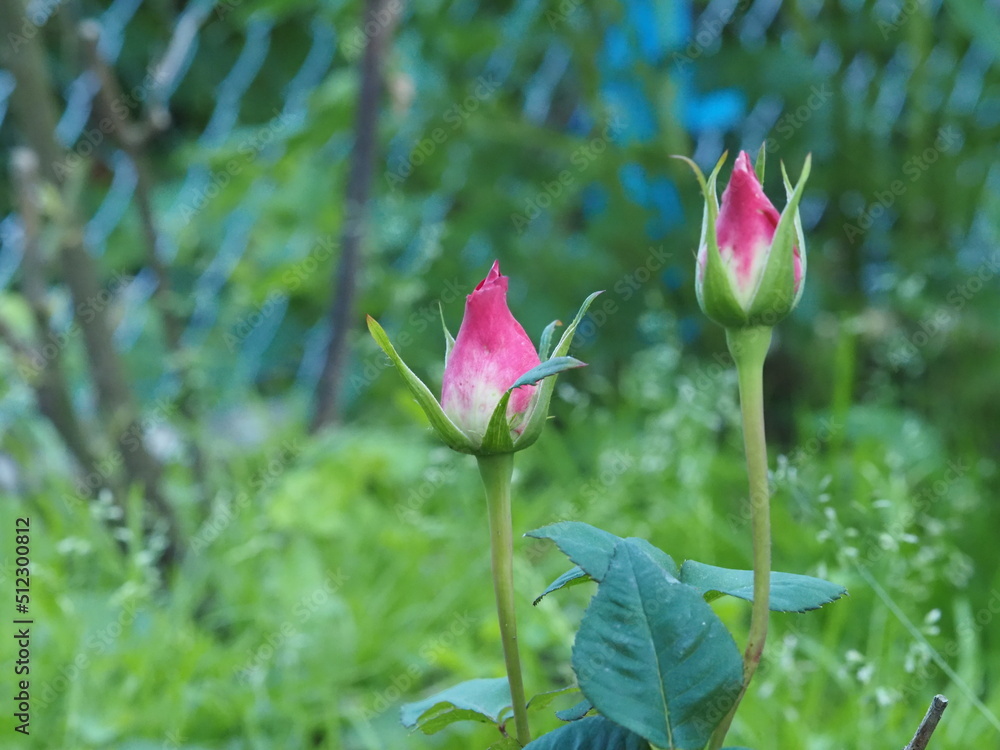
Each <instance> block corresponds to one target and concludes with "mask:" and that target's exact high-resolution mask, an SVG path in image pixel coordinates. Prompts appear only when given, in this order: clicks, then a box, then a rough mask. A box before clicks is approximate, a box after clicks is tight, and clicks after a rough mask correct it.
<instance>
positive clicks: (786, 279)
mask: <svg viewBox="0 0 1000 750" xmlns="http://www.w3.org/2000/svg"><path fill="white" fill-rule="evenodd" d="M811 167H812V155H811V154H810V155H808V156H806V160H805V163H804V164H803V165H802V174H801V175H800V176H799V182H798V184H797V185H796V186H795V188H794V189H793V190H791V192H790V194H789V195H788V202H787V203H786V204H785V210H784V211H782V212H781V218H780V219H779V220H778V227H777V229H775V232H774V238H773V239H772V240H771V248H770V250H769V251H768V256H767V263H766V265H765V266H764V270H763V271H762V272H761V275H760V280H759V281H758V282H757V289H756V290H755V291H754V293H753V296H752V297H751V302H750V311H749V316H748V317H749V320H748V323H749V325H752V326H773V325H776V324H777V323H778V322H779V321H780V320H781V319H782V318H784V317H785V316H787V315H788V313H790V312H791V311H792V309H793V308H794V307H795V304H796V302H798V299H799V294H800V293H801V289H802V286H801V285H800V287H799V290H798V291H796V289H795V253H794V246H795V245H796V244H797V243H801V244H799V254H800V256H801V257H805V244H804V243H803V240H802V233H801V221H800V219H799V201H800V200H801V198H802V192H803V190H805V186H806V180H807V179H808V178H809V171H810V169H811ZM781 176H782V178H783V179H784V182H785V190H786V192H787V191H788V189H789V187H790V182H789V180H788V174H787V172H786V171H785V164H784V162H782V164H781Z"/></svg>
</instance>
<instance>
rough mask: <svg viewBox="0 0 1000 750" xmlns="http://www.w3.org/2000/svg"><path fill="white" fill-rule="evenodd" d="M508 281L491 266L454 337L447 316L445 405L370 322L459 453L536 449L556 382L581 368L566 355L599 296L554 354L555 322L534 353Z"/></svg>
mask: <svg viewBox="0 0 1000 750" xmlns="http://www.w3.org/2000/svg"><path fill="white" fill-rule="evenodd" d="M507 281H508V279H507V277H506V276H502V275H501V274H500V266H499V263H494V265H493V268H492V269H490V272H489V274H488V275H487V277H486V278H485V279H484V280H483V281H482V282H480V284H479V285H478V286H476V288H475V289H474V290H473V291H472V293H471V294H470V295H469V296H468V297H467V298H466V308H465V316H464V317H463V320H462V326H461V328H460V329H459V332H458V338H457V339H456V338H452V336H451V334H450V333H449V332H448V329H447V326H445V325H444V319H443V315H442V326H443V327H444V333H445V343H446V354H445V372H444V379H443V386H442V398H441V402H438V400H437V399H436V398H435V397H434V395H433V394H432V393H431V391H430V389H429V388H428V387H427V386H426V385H425V384H424V383H423V381H421V380H420V378H418V377H417V376H416V375H415V374H414V373H413V371H412V370H411V369H410V368H409V367H407V366H406V364H405V363H404V362H403V360H402V358H400V356H399V354H398V353H397V352H396V350H395V349H394V348H393V346H392V343H391V342H390V341H389V337H388V336H387V335H386V333H385V331H384V330H383V329H382V327H381V326H380V325H379V324H378V322H376V321H375V319H374V318H372V317H371V316H368V329H369V331H370V332H371V334H372V337H373V338H374V339H375V341H376V342H377V343H378V345H379V346H380V347H381V348H382V350H383V351H384V352H385V353H386V355H387V356H388V357H389V359H390V360H391V361H392V362H393V364H395V365H396V368H397V369H398V370H399V372H400V374H401V375H402V376H403V380H404V382H405V383H406V385H407V386H408V387H409V389H410V392H411V393H412V394H413V396H414V397H415V398H416V400H417V403H418V404H420V406H421V408H422V409H423V411H424V413H425V414H426V415H427V418H428V420H429V421H430V423H431V426H432V427H433V428H434V429H435V431H436V432H437V433H438V435H439V436H440V437H441V439H442V440H444V442H445V443H446V444H447V445H448V446H449V447H450V448H452V449H454V450H456V451H459V452H461V453H472V454H475V455H479V456H488V455H494V454H498V453H512V452H514V451H519V450H523V449H524V448H527V447H528V446H530V445H531V444H533V443H534V442H535V441H536V440H538V437H539V435H540V434H541V431H542V428H543V427H544V425H545V421H546V419H547V417H548V408H549V402H550V400H551V398H552V393H553V390H554V389H555V377H554V376H555V375H557V374H558V373H560V372H562V371H563V370H567V369H571V368H574V367H583V366H584V363H583V362H581V361H579V360H578V359H575V358H573V357H570V356H567V354H568V352H569V348H570V345H571V344H572V342H573V336H574V334H575V333H576V328H577V326H578V325H579V323H580V320H581V319H582V318H583V316H584V314H586V311H587V308H588V307H589V306H590V304H591V302H592V301H593V300H594V298H595V297H596V296H597V295H598V294H600V292H595V293H594V294H592V295H590V296H589V297H588V298H587V299H586V300H585V301H584V303H583V305H582V306H581V307H580V310H579V312H578V313H577V315H576V318H574V320H573V322H572V323H571V324H570V326H569V327H568V328H567V329H566V331H565V332H564V333H563V335H562V337H561V338H560V339H559V342H558V343H557V344H556V346H555V348H554V349H553V350H552V354H551V356H549V348H550V346H551V341H552V337H553V334H554V331H555V328H556V326H557V325H560V323H559V322H558V321H555V322H553V323H552V324H550V325H549V326H548V327H547V328H546V329H545V332H544V333H543V334H542V342H541V346H540V347H539V350H538V351H537V352H536V351H535V349H534V347H533V345H532V344H531V341H530V339H529V338H528V336H527V334H526V333H525V332H524V329H523V328H522V327H521V325H520V323H518V322H517V320H515V319H514V317H513V315H511V312H510V310H509V308H508V307H507ZM539 383H540V384H539Z"/></svg>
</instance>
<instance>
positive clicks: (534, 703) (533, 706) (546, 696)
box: [528, 685, 580, 711]
mask: <svg viewBox="0 0 1000 750" xmlns="http://www.w3.org/2000/svg"><path fill="white" fill-rule="evenodd" d="M579 692H580V688H578V687H577V686H576V685H571V686H570V687H564V688H559V689H558V690H550V691H549V692H547V693H539V694H538V695H536V696H534V697H533V698H531V699H530V700H529V701H528V710H529V711H541V710H542V709H543V708H548V707H549V706H550V705H551V704H552V701H554V700H555V699H556V698H561V697H562V696H564V695H572V694H573V693H579Z"/></svg>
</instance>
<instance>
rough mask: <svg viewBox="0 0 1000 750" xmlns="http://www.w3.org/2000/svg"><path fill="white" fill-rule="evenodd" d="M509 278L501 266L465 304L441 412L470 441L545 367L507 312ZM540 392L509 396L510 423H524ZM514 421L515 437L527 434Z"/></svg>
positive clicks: (529, 389) (496, 266) (531, 387)
mask: <svg viewBox="0 0 1000 750" xmlns="http://www.w3.org/2000/svg"><path fill="white" fill-rule="evenodd" d="M507 282H508V279H507V277H506V276H501V275H500V261H496V262H495V263H494V264H493V268H491V269H490V272H489V274H487V276H486V278H485V279H483V280H482V281H481V282H479V285H478V286H477V287H476V288H475V289H474V290H473V291H472V294H470V295H469V296H468V297H466V300H465V317H464V318H462V326H461V328H459V329H458V337H457V338H456V339H455V345H454V347H453V348H452V350H451V352H450V353H449V354H448V357H447V361H446V362H445V367H444V381H443V383H442V387H441V406H442V407H444V411H445V413H446V414H447V415H448V416H449V417H451V420H452V421H453V422H454V423H455V424H456V425H457V426H458V428H459V429H461V430H462V431H463V432H465V433H466V434H467V435H470V436H475V437H478V438H479V439H482V437H483V436H484V435H485V434H486V428H487V426H488V425H489V423H490V417H491V416H492V415H493V410H494V409H495V408H496V406H497V403H499V401H500V398H501V396H503V394H504V393H505V392H506V391H507V390H508V389H509V388H510V387H511V386H512V385H513V384H514V382H515V381H516V380H517V379H518V378H519V377H521V376H522V375H524V373H526V372H527V371H528V370H531V369H532V368H533V367H537V366H538V365H540V364H541V360H540V359H539V358H538V352H536V351H535V346H534V344H532V343H531V339H530V338H528V334H527V333H525V332H524V328H522V327H521V324H520V323H518V322H517V321H516V320H515V319H514V316H513V315H512V314H511V312H510V308H508V307H507ZM535 388H536V386H534V385H526V386H521V387H520V388H516V389H515V390H514V391H513V393H511V396H510V401H509V402H508V404H507V418H508V419H509V420H510V419H514V418H515V417H520V416H521V415H523V414H524V413H525V412H526V411H527V410H528V407H529V406H530V405H531V398H532V395H533V394H534V391H535ZM518 423H519V420H515V421H514V422H513V424H514V425H515V427H514V431H515V432H516V433H517V434H520V431H521V430H522V429H523V428H524V425H523V424H518Z"/></svg>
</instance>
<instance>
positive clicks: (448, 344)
mask: <svg viewBox="0 0 1000 750" xmlns="http://www.w3.org/2000/svg"><path fill="white" fill-rule="evenodd" d="M438 312H439V313H440V314H441V328H442V329H443V330H444V364H445V366H446V367H447V366H448V360H449V359H451V350H452V349H453V348H454V347H455V337H454V336H452V335H451V331H449V330H448V324H447V323H445V322H444V307H443V306H442V305H441V303H440V302H438Z"/></svg>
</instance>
